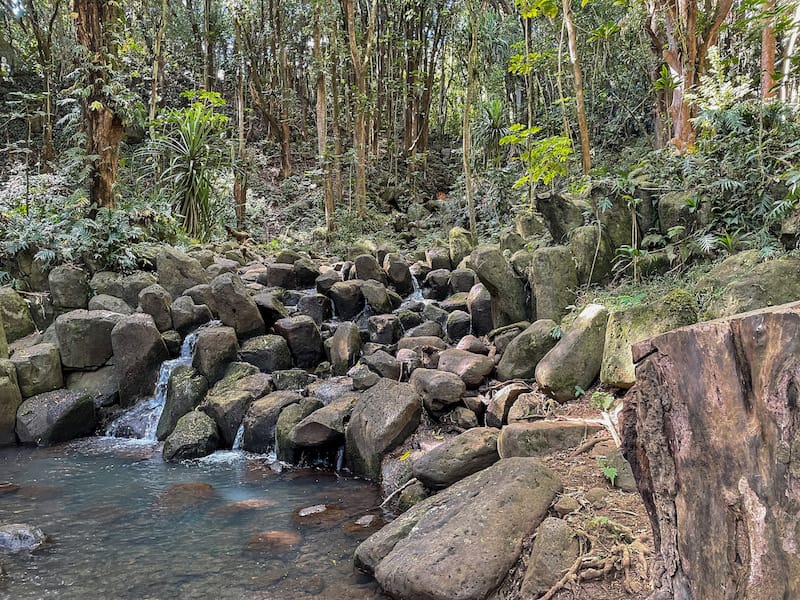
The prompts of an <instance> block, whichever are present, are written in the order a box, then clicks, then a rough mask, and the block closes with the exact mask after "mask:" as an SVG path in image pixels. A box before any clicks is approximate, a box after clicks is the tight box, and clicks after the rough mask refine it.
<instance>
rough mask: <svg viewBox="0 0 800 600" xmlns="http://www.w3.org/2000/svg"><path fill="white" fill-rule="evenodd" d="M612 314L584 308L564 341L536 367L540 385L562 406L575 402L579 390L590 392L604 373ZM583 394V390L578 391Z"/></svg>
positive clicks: (595, 307) (598, 307) (593, 307)
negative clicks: (603, 363)
mask: <svg viewBox="0 0 800 600" xmlns="http://www.w3.org/2000/svg"><path fill="white" fill-rule="evenodd" d="M607 321H608V311H607V310H606V309H605V307H603V306H601V305H600V304H590V305H588V306H587V307H586V308H584V309H583V310H582V311H581V313H580V314H579V315H578V318H577V319H575V322H574V323H573V324H572V328H571V329H570V330H569V331H567V332H566V333H564V334H562V336H561V339H560V340H558V342H557V343H556V345H555V346H554V347H553V349H552V350H550V352H548V353H547V354H545V355H544V358H542V360H541V361H539V364H538V365H536V381H537V382H538V383H539V385H541V386H542V389H543V390H544V391H545V392H546V393H547V394H549V395H551V396H552V397H553V398H555V399H556V400H558V401H559V402H566V401H567V400H571V399H573V398H574V397H575V395H576V388H580V389H584V390H585V389H588V388H589V386H590V385H591V384H592V382H594V380H595V379H596V378H597V375H598V374H599V373H600V365H601V363H602V360H603V347H604V345H605V335H606V322H607ZM577 391H580V390H577Z"/></svg>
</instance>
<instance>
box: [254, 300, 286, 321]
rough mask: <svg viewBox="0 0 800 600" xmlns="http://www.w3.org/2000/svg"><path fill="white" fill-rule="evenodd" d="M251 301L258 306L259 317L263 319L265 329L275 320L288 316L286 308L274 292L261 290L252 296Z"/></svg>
mask: <svg viewBox="0 0 800 600" xmlns="http://www.w3.org/2000/svg"><path fill="white" fill-rule="evenodd" d="M253 301H254V302H255V303H256V306H258V310H259V311H260V312H261V317H262V318H263V319H264V327H265V328H267V329H269V328H270V327H272V326H273V325H274V324H275V322H276V321H279V320H280V319H285V318H287V317H288V316H289V311H287V310H286V307H285V306H284V305H283V302H281V300H280V298H279V297H278V294H277V293H276V292H261V293H260V294H257V295H256V296H255V297H254V298H253Z"/></svg>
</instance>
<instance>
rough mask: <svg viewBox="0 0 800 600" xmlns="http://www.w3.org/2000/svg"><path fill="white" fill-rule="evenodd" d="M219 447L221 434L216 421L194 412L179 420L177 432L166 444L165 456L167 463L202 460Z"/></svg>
mask: <svg viewBox="0 0 800 600" xmlns="http://www.w3.org/2000/svg"><path fill="white" fill-rule="evenodd" d="M218 447H219V433H218V432H217V424H216V423H215V422H214V419H212V418H211V417H209V416H208V415H207V414H205V413H203V412H200V411H197V410H193V411H192V412H190V413H187V414H185V415H183V416H182V417H181V418H180V419H178V423H177V424H176V425H175V430H174V431H173V432H172V433H171V434H170V435H169V437H168V438H167V439H166V441H165V442H164V451H163V456H164V460H165V461H167V462H178V461H181V460H189V459H192V458H202V457H203V456H208V455H209V454H212V453H213V452H214V451H215V450H216V449H217V448H218Z"/></svg>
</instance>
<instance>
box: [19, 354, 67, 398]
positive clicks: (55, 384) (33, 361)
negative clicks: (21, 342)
mask: <svg viewBox="0 0 800 600" xmlns="http://www.w3.org/2000/svg"><path fill="white" fill-rule="evenodd" d="M11 362H12V363H14V367H15V368H16V370H17V381H18V382H19V389H20V391H21V392H22V396H23V397H25V398H28V397H30V396H36V395H37V394H43V393H44V392H51V391H53V390H57V389H58V388H60V387H62V386H63V385H64V378H63V376H62V374H61V357H60V356H59V353H58V348H57V347H56V346H55V345H53V344H36V345H34V346H28V347H27V348H20V349H19V350H17V351H16V352H14V355H13V356H12V357H11Z"/></svg>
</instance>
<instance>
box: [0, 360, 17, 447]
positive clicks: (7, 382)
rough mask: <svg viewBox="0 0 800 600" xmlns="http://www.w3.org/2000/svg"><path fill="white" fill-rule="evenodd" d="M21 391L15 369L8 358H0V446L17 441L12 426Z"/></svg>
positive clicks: (10, 444) (15, 418) (15, 419)
mask: <svg viewBox="0 0 800 600" xmlns="http://www.w3.org/2000/svg"><path fill="white" fill-rule="evenodd" d="M20 404H22V393H21V392H20V390H19V384H18V382H17V370H16V368H14V363H12V362H11V361H10V360H8V359H5V358H2V359H0V446H12V445H14V444H16V443H17V436H16V434H15V433H14V427H15V425H16V422H17V410H18V409H19V406H20Z"/></svg>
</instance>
